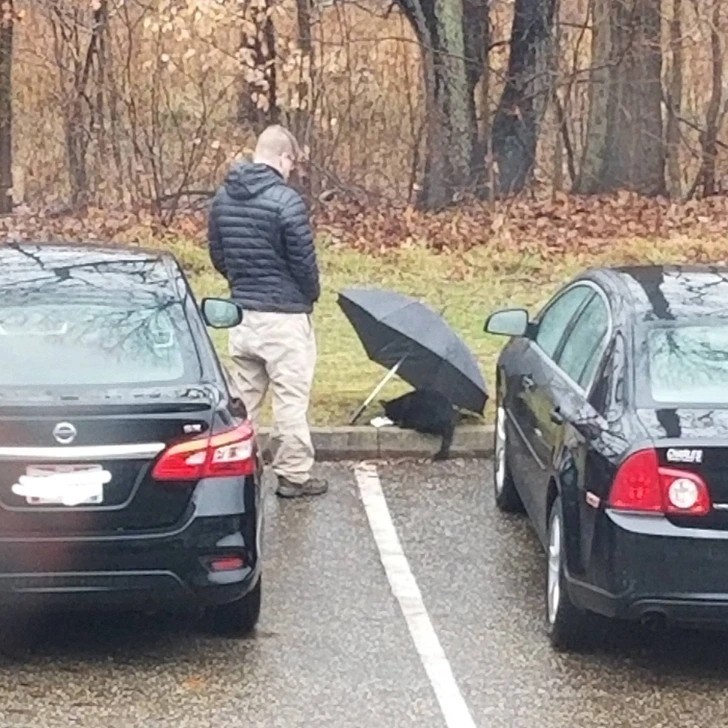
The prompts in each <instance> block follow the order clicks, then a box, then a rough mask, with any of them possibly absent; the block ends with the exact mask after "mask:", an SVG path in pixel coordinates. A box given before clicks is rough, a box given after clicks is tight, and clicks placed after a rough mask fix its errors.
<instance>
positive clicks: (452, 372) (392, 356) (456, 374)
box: [338, 288, 488, 421]
mask: <svg viewBox="0 0 728 728" xmlns="http://www.w3.org/2000/svg"><path fill="white" fill-rule="evenodd" d="M338 303H339V306H340V307H341V309H342V311H343V312H344V314H345V315H346V317H347V318H348V319H349V321H350V322H351V324H352V326H353V327H354V330H355V331H356V333H357V335H358V336H359V339H360V340H361V342H362V344H363V346H364V349H365V351H366V352H367V355H368V356H369V358H370V359H371V360H372V361H374V362H376V363H377V364H380V365H381V366H383V367H386V368H387V369H389V370H390V371H389V374H388V375H387V376H386V377H385V378H384V380H383V381H382V382H381V383H380V384H379V386H378V387H377V389H375V391H374V392H372V394H371V395H370V397H369V398H368V399H367V401H366V402H365V403H364V404H363V405H362V407H361V408H360V409H359V410H358V411H357V413H356V414H355V415H354V420H353V421H355V420H356V419H357V417H358V416H359V415H360V414H361V413H362V412H363V411H364V409H366V407H367V406H368V405H369V403H370V402H371V401H372V400H373V399H374V397H375V396H376V395H377V392H378V391H379V390H380V389H381V388H382V387H383V386H384V384H386V382H387V381H389V379H391V378H392V377H393V376H394V375H395V374H399V376H401V377H402V379H404V380H405V381H406V382H409V383H410V384H411V385H412V386H413V387H415V388H417V389H420V388H427V389H433V390H435V391H438V392H440V393H442V394H443V395H445V396H446V397H447V398H448V399H449V400H450V401H451V402H452V403H453V404H454V405H456V406H458V407H461V408H462V409H465V410H470V411H472V412H477V413H479V414H482V412H483V409H484V408H485V403H486V401H487V399H488V394H487V389H486V386H485V380H484V379H483V375H482V373H481V371H480V367H479V366H478V362H477V360H476V358H475V356H474V355H473V353H472V351H470V349H469V348H468V346H467V345H466V344H465V342H464V341H463V340H462V339H461V338H460V337H459V336H458V335H457V334H456V333H455V332H454V331H453V330H452V329H451V328H450V326H448V324H447V323H445V321H444V320H443V319H442V317H441V316H440V315H439V314H438V313H436V312H435V311H433V310H432V309H431V308H430V307H429V306H427V305H425V304H424V303H422V302H421V301H418V300H416V299H414V298H410V297H409V296H405V295H403V294H401V293H396V292H394V291H386V290H380V289H376V288H350V289H347V290H345V291H342V292H341V293H340V294H339V299H338Z"/></svg>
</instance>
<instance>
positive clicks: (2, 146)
mask: <svg viewBox="0 0 728 728" xmlns="http://www.w3.org/2000/svg"><path fill="white" fill-rule="evenodd" d="M14 12H15V11H14V9H13V3H12V0H5V3H4V9H3V12H2V18H1V19H0V21H1V23H0V214H3V215H6V214H8V213H10V212H12V209H13V196H12V195H13V93H12V71H13V26H14V21H15V17H14Z"/></svg>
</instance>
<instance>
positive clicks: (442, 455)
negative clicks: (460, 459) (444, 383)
mask: <svg viewBox="0 0 728 728" xmlns="http://www.w3.org/2000/svg"><path fill="white" fill-rule="evenodd" d="M380 404H381V405H382V407H384V413H385V415H386V416H387V417H388V418H389V419H390V420H392V422H394V424H395V425H397V427H401V428H403V429H406V430H415V431H416V432H422V433H423V434H426V435H439V436H440V437H441V438H442V445H441V446H440V450H439V451H438V452H437V453H436V454H435V456H434V457H433V460H447V459H448V458H449V457H450V447H451V445H452V439H453V435H454V434H455V426H456V425H457V423H458V421H459V419H460V415H459V413H458V411H457V410H456V409H455V408H454V407H453V405H452V403H451V402H450V400H449V399H448V398H447V397H445V396H444V395H443V394H440V393H439V392H435V391H433V390H430V389H415V390H413V391H411V392H407V394H403V395H402V396H401V397H397V398H396V399H392V400H389V401H388V402H384V401H381V402H380Z"/></svg>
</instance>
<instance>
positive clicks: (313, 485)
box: [276, 477, 329, 498]
mask: <svg viewBox="0 0 728 728" xmlns="http://www.w3.org/2000/svg"><path fill="white" fill-rule="evenodd" d="M328 489H329V484H328V483H327V482H326V481H325V480H321V479H319V478H309V479H308V480H307V481H306V482H305V483H291V481H290V480H288V479H287V478H282V477H279V478H278V489H277V490H276V495H278V496H280V497H281V498H302V497H304V496H307V495H323V494H324V493H326V491H327V490H328Z"/></svg>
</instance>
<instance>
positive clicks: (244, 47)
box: [238, 0, 280, 132]
mask: <svg viewBox="0 0 728 728" xmlns="http://www.w3.org/2000/svg"><path fill="white" fill-rule="evenodd" d="M271 13H272V3H271V0H250V2H248V3H246V7H245V8H244V14H245V15H246V16H247V15H250V21H249V22H244V24H243V30H242V33H241V46H240V50H241V55H242V58H243V81H242V87H241V91H240V102H239V106H238V121H239V122H240V123H243V124H244V123H247V124H249V125H250V126H251V127H252V128H253V129H254V130H255V131H256V132H260V131H262V129H263V128H264V127H265V126H267V125H268V124H276V123H278V120H279V118H280V110H279V108H278V89H277V70H276V38H275V28H274V26H273V19H272V17H271Z"/></svg>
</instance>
